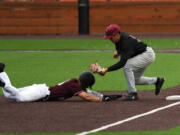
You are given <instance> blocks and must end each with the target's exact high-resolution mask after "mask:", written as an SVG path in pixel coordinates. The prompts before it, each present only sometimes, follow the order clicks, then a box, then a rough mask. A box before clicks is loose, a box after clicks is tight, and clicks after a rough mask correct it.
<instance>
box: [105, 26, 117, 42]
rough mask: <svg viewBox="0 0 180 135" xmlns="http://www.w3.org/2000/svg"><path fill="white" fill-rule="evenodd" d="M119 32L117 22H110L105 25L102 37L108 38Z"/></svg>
mask: <svg viewBox="0 0 180 135" xmlns="http://www.w3.org/2000/svg"><path fill="white" fill-rule="evenodd" d="M119 32H120V27H119V26H118V25H117V24H110V25H109V26H107V27H106V31H105V36H104V39H110V38H111V37H112V36H114V35H115V34H117V33H119Z"/></svg>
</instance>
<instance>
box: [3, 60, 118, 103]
mask: <svg viewBox="0 0 180 135" xmlns="http://www.w3.org/2000/svg"><path fill="white" fill-rule="evenodd" d="M4 67H5V64H4V63H0V86H1V87H3V88H2V90H3V93H4V96H5V97H6V98H8V99H12V100H15V101H17V102H33V101H63V100H65V99H68V98H71V97H72V96H79V97H81V98H83V99H85V100H88V101H97V102H102V101H111V100H116V99H118V98H120V97H121V95H103V94H101V93H98V92H95V91H91V90H87V88H88V87H92V86H93V84H94V83H95V78H94V76H93V74H92V73H91V72H83V73H81V74H80V76H79V78H72V79H70V80H67V81H65V82H63V83H60V84H58V85H55V86H52V87H48V86H47V85H46V84H33V85H32V86H26V87H23V88H16V87H14V86H13V85H12V84H11V81H10V79H9V77H8V75H7V73H6V72H4Z"/></svg>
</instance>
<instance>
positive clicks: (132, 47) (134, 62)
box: [90, 24, 164, 101]
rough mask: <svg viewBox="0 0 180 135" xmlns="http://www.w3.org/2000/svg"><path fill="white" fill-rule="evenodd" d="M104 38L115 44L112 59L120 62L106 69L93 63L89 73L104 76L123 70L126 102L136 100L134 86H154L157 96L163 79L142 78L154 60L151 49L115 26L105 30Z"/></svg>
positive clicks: (136, 95)
mask: <svg viewBox="0 0 180 135" xmlns="http://www.w3.org/2000/svg"><path fill="white" fill-rule="evenodd" d="M104 38H105V39H109V40H110V41H112V42H113V43H114V44H115V49H116V51H115V52H114V54H113V57H114V58H118V57H119V56H120V61H118V62H117V63H116V64H114V65H112V66H110V67H108V68H101V67H100V65H99V64H98V63H93V64H91V66H90V69H91V71H92V72H94V73H99V74H100V75H102V76H104V75H105V74H106V73H107V72H111V71H115V70H118V69H120V68H123V71H124V75H125V77H126V81H127V85H128V90H129V94H128V95H127V96H126V98H125V100H127V101H133V100H138V94H137V90H136V87H135V85H147V84H155V87H156V89H155V95H158V94H159V92H160V89H161V87H162V85H163V83H164V78H160V77H145V76H143V73H144V71H145V70H146V68H147V67H148V66H149V65H150V64H151V63H152V62H153V61H154V60H155V53H154V51H153V49H152V48H151V47H149V46H147V45H146V44H145V43H143V42H141V41H140V40H139V39H137V38H135V37H133V36H132V35H129V34H128V33H125V32H123V31H120V27H119V26H118V25H116V24H111V25H109V26H108V27H107V28H106V31H105V36H104Z"/></svg>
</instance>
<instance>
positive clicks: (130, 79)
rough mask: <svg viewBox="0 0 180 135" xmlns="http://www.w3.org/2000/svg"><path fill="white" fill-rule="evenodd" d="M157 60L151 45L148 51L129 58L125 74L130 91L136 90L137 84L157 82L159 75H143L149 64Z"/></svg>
mask: <svg viewBox="0 0 180 135" xmlns="http://www.w3.org/2000/svg"><path fill="white" fill-rule="evenodd" d="M154 60H155V53H154V51H153V50H152V48H151V47H147V49H146V51H145V52H144V53H142V54H139V55H137V56H135V57H133V58H131V59H129V60H128V61H127V62H126V64H125V66H124V67H123V71H124V75H125V77H126V81H127V84H128V90H129V93H130V92H136V91H137V90H136V86H135V85H149V84H155V83H156V81H157V77H145V76H142V75H143V73H144V71H145V70H146V68H147V66H149V65H150V64H151V63H152V62H153V61H154Z"/></svg>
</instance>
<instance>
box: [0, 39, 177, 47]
mask: <svg viewBox="0 0 180 135" xmlns="http://www.w3.org/2000/svg"><path fill="white" fill-rule="evenodd" d="M142 41H144V42H145V43H147V44H148V45H149V46H151V47H152V48H154V49H167V48H180V39H160V40H159V39H143V40H142ZM47 49H50V50H57V49H61V50H64V49H82V50H83V49H85V50H86V49H114V45H113V43H111V42H110V41H109V40H104V39H69V40H65V39H64V40H63V39H61V40H57V39H51V40H43V39H42V40H0V50H47Z"/></svg>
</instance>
